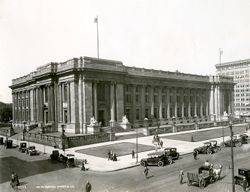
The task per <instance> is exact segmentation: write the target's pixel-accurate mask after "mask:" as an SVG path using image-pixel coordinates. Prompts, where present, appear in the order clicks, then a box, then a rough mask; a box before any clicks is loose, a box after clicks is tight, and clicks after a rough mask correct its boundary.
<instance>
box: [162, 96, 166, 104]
mask: <svg viewBox="0 0 250 192" xmlns="http://www.w3.org/2000/svg"><path fill="white" fill-rule="evenodd" d="M165 101H166V96H165V95H162V103H165Z"/></svg>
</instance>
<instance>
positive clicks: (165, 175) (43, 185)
mask: <svg viewBox="0 0 250 192" xmlns="http://www.w3.org/2000/svg"><path fill="white" fill-rule="evenodd" d="M13 150H14V149H12V151H11V150H8V151H6V150H5V149H1V154H2V157H1V158H0V159H1V162H0V170H1V174H0V191H1V192H4V191H11V189H10V186H9V181H6V178H7V176H6V174H8V170H9V168H8V167H7V166H6V164H4V163H2V162H3V159H4V158H3V157H4V156H5V158H6V157H7V156H8V155H13V154H14V153H15V151H14V153H13ZM234 151H235V174H237V168H239V167H246V168H250V161H249V157H250V144H248V145H243V146H242V147H241V148H234ZM17 154H18V153H17ZM40 156H41V157H40V158H41V159H39V161H37V159H35V160H36V161H32V163H34V164H31V165H30V166H31V168H30V169H27V167H26V166H28V165H29V164H27V163H26V162H25V161H20V162H19V164H18V165H19V166H17V167H15V168H16V170H15V171H16V172H18V173H19V175H20V177H21V179H20V181H21V184H22V185H21V186H20V187H19V191H32V192H33V191H34V192H42V191H43V192H54V191H62V192H73V191H84V186H85V184H86V182H87V180H89V181H90V183H91V184H92V189H93V190H92V191H100V192H103V191H104V192H105V191H107V192H109V191H110V192H111V191H112V192H113V191H118V192H126V191H128V192H132V191H143V192H144V191H150V192H151V191H156V192H158V191H159V192H161V191H167V192H178V191H184V192H199V191H204V192H211V191H213V192H217V191H218V192H228V191H231V169H229V166H230V161H231V158H230V148H225V149H222V150H221V151H220V152H218V153H216V154H212V155H199V156H198V160H194V159H193V157H192V156H191V155H187V156H184V157H183V158H182V159H180V160H178V161H176V162H175V163H174V164H172V165H169V166H165V167H155V166H150V167H149V178H148V179H146V178H145V176H144V174H143V168H142V167H135V168H130V169H125V170H121V171H115V172H106V173H105V172H92V171H86V172H82V171H80V169H79V168H67V169H65V168H64V167H63V166H62V165H61V164H60V163H59V164H52V163H51V162H50V161H47V160H46V157H43V156H42V154H41V155H40ZM32 158H38V157H31V159H32ZM206 159H209V160H210V162H212V163H214V164H215V165H217V164H222V165H223V171H222V179H221V180H220V181H217V182H216V183H213V184H210V185H208V186H207V187H206V188H204V189H199V188H198V187H197V186H187V184H186V183H185V184H182V185H180V184H179V182H178V173H179V171H180V169H183V170H184V173H185V178H184V181H186V172H187V171H190V172H197V170H198V167H199V166H200V165H201V164H202V163H204V161H205V160H206ZM25 163H26V164H25ZM29 163H31V162H29ZM39 163H40V164H39ZM114 163H115V162H114ZM41 164H42V166H41ZM34 169H36V171H35V172H34ZM23 170H25V173H23V172H22V171H23ZM236 191H243V190H242V188H241V187H240V186H236Z"/></svg>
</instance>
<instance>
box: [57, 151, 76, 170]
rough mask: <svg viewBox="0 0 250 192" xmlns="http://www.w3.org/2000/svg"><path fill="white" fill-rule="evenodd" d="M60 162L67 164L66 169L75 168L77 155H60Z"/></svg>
mask: <svg viewBox="0 0 250 192" xmlns="http://www.w3.org/2000/svg"><path fill="white" fill-rule="evenodd" d="M59 160H60V161H61V162H63V163H65V165H66V167H75V166H76V165H75V155H74V154H67V155H63V154H60V156H59Z"/></svg>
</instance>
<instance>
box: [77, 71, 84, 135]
mask: <svg viewBox="0 0 250 192" xmlns="http://www.w3.org/2000/svg"><path fill="white" fill-rule="evenodd" d="M82 78H83V77H82V74H79V80H78V98H79V123H80V133H81V134H83V133H84V126H83V108H84V106H83V79H82Z"/></svg>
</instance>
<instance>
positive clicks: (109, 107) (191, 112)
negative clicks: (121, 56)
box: [10, 57, 234, 133]
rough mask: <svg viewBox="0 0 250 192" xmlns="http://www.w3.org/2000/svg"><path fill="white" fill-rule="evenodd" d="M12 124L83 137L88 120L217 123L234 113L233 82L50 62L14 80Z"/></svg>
mask: <svg viewBox="0 0 250 192" xmlns="http://www.w3.org/2000/svg"><path fill="white" fill-rule="evenodd" d="M10 88H11V89H12V96H13V125H14V126H17V127H21V126H23V123H24V122H25V123H27V125H33V124H38V125H39V126H41V127H42V126H45V127H46V126H48V125H50V127H51V129H53V131H62V130H61V125H65V131H66V132H70V133H88V125H89V124H90V118H91V117H95V119H96V120H97V122H98V123H99V124H100V125H101V126H108V125H109V123H110V121H111V122H115V123H117V124H118V123H119V122H121V120H122V118H123V116H124V115H126V116H127V118H128V120H129V122H130V123H131V124H132V125H133V126H141V122H142V121H143V120H144V119H145V118H148V119H157V120H158V119H159V120H160V121H162V122H168V120H170V119H172V118H175V119H184V120H188V119H192V118H200V119H203V120H205V119H206V120H214V119H217V120H220V119H221V117H222V116H223V113H224V112H225V111H226V112H227V113H228V114H230V113H232V111H233V107H234V104H233V100H234V95H233V88H234V83H233V78H231V77H222V76H201V75H193V74H184V73H180V72H168V71H161V70H153V69H144V68H136V67H127V66H124V65H123V63H122V62H120V61H113V60H105V59H96V58H90V57H80V58H74V59H70V60H68V61H66V62H63V63H49V64H47V65H44V66H41V67H39V68H37V70H36V71H34V72H31V73H30V74H28V75H27V76H24V77H20V78H17V79H14V80H13V81H12V85H11V86H10Z"/></svg>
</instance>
